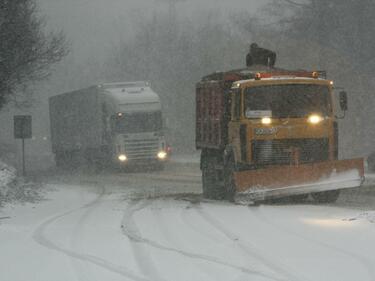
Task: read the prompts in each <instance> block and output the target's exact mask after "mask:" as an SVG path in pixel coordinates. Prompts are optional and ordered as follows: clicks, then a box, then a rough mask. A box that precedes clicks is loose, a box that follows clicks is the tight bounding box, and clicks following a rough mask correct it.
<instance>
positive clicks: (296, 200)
mask: <svg viewBox="0 0 375 281" xmlns="http://www.w3.org/2000/svg"><path fill="white" fill-rule="evenodd" d="M308 197H309V194H298V195H292V196H290V197H289V200H290V202H292V203H302V202H305V201H306V200H307V198H308Z"/></svg>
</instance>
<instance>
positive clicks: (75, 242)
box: [70, 183, 109, 281]
mask: <svg viewBox="0 0 375 281" xmlns="http://www.w3.org/2000/svg"><path fill="white" fill-rule="evenodd" d="M96 185H97V183H96ZM108 195H109V193H107V192H106V190H105V187H102V194H100V195H99V197H98V198H97V200H96V202H92V203H94V204H92V205H90V206H89V207H88V208H84V209H85V211H84V213H83V214H82V215H81V217H80V219H79V220H78V221H77V223H76V224H75V227H74V229H73V231H72V234H71V239H70V244H71V246H72V248H73V249H75V252H77V251H78V252H79V253H83V252H84V249H83V245H82V242H83V240H84V239H82V237H81V235H80V232H81V231H82V229H83V228H84V226H85V222H86V221H87V219H88V217H89V216H90V215H91V214H92V213H93V211H94V210H96V209H97V208H98V207H99V205H100V203H102V202H103V197H104V196H108ZM79 238H81V239H82V240H80V239H79ZM72 264H73V267H74V268H75V269H76V272H77V274H78V275H79V279H80V280H89V281H94V280H97V279H96V278H95V276H93V274H90V277H85V275H87V274H85V273H87V272H89V271H90V270H89V269H88V266H87V262H84V263H83V265H79V264H78V263H77V262H76V263H73V262H72ZM82 267H85V268H86V270H81V268H82Z"/></svg>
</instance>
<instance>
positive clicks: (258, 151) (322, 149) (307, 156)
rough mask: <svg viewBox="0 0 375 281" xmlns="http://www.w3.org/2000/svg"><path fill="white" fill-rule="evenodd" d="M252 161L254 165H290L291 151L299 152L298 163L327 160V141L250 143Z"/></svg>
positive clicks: (301, 140)
mask: <svg viewBox="0 0 375 281" xmlns="http://www.w3.org/2000/svg"><path fill="white" fill-rule="evenodd" d="M251 144H252V160H253V162H254V163H255V164H290V163H291V162H292V161H293V156H292V153H291V150H292V149H296V150H298V151H299V162H300V163H312V162H320V161H325V160H328V157H329V153H328V151H329V143H328V139H327V138H324V139H284V140H270V141H268V140H254V141H252V143H251Z"/></svg>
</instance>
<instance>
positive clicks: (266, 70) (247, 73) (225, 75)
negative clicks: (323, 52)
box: [201, 65, 327, 83]
mask: <svg viewBox="0 0 375 281" xmlns="http://www.w3.org/2000/svg"><path fill="white" fill-rule="evenodd" d="M326 76H327V73H326V72H325V71H321V70H317V71H308V70H302V69H298V70H288V69H283V68H276V67H268V66H264V65H253V66H251V67H247V68H241V69H234V70H229V71H224V72H214V73H212V74H210V75H207V76H205V77H203V78H202V80H201V82H203V83H204V82H212V81H226V82H239V81H249V80H254V79H255V80H258V78H259V79H260V78H261V79H262V80H263V79H273V80H274V79H295V78H303V79H308V78H314V79H317V78H319V79H326Z"/></svg>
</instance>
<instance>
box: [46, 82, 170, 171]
mask: <svg viewBox="0 0 375 281" xmlns="http://www.w3.org/2000/svg"><path fill="white" fill-rule="evenodd" d="M49 111H50V126H51V141H52V151H53V153H54V154H55V160H56V165H57V166H67V165H68V166H77V165H79V164H87V165H94V166H96V167H103V166H106V165H110V164H115V165H117V166H129V165H133V164H134V165H138V166H139V165H142V166H143V165H153V166H155V167H159V168H162V167H163V164H164V163H165V161H166V160H167V159H168V156H169V148H168V147H167V144H166V141H165V137H164V132H163V121H162V111H161V102H160V98H159V96H158V95H157V94H156V93H155V92H154V91H153V90H152V89H151V87H150V85H149V84H148V83H147V82H143V81H138V82H119V83H105V84H100V85H95V86H92V87H89V88H85V89H80V90H77V91H72V92H68V93H64V94H60V95H57V96H53V97H51V98H50V99H49Z"/></svg>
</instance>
